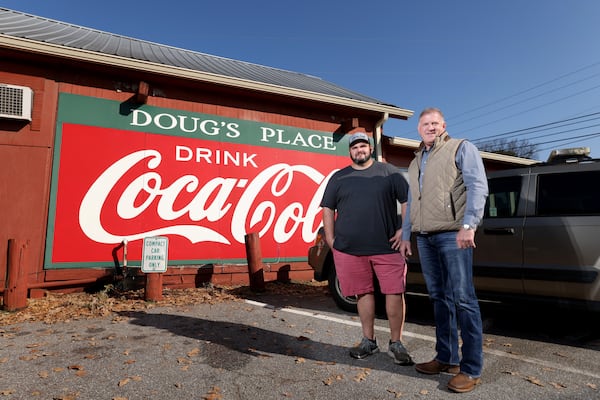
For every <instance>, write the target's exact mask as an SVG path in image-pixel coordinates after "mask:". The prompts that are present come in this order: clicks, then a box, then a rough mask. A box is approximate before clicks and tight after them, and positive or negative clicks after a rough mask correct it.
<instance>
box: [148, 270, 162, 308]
mask: <svg viewBox="0 0 600 400" xmlns="http://www.w3.org/2000/svg"><path fill="white" fill-rule="evenodd" d="M162 276H163V274H162V273H161V272H149V273H147V274H146V291H145V299H146V301H159V300H162V298H163V293H162V289H163V287H162Z"/></svg>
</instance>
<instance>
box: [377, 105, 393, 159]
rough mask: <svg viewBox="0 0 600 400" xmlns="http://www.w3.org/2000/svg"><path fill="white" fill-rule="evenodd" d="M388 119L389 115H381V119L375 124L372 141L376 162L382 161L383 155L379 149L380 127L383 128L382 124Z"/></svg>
mask: <svg viewBox="0 0 600 400" xmlns="http://www.w3.org/2000/svg"><path fill="white" fill-rule="evenodd" d="M389 117H390V114H388V113H387V112H385V113H383V114H382V115H381V118H380V119H379V121H377V122H376V123H375V132H374V134H375V136H374V138H373V139H374V141H375V143H374V144H375V157H376V159H377V161H383V154H382V149H381V140H382V136H383V135H382V132H381V127H382V126H383V124H384V123H385V121H387V120H388V118H389Z"/></svg>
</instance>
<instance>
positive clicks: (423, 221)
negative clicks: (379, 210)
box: [408, 132, 467, 233]
mask: <svg viewBox="0 0 600 400" xmlns="http://www.w3.org/2000/svg"><path fill="white" fill-rule="evenodd" d="M463 141H464V139H452V138H450V136H449V135H448V132H444V133H443V134H442V135H440V136H439V137H437V138H436V139H435V142H434V144H433V146H432V147H431V149H430V150H429V156H428V157H427V163H426V168H425V170H424V173H425V175H424V176H423V179H422V185H423V186H422V188H421V187H420V185H419V176H420V174H421V160H422V158H423V157H422V156H423V151H422V150H423V148H424V145H423V144H422V143H421V146H420V147H419V149H418V150H417V151H416V152H415V158H414V159H413V161H412V162H411V163H410V165H409V167H408V176H409V184H410V195H411V203H410V221H411V223H412V231H413V232H421V233H432V232H439V231H455V230H459V229H460V228H461V227H462V221H463V217H464V214H465V208H466V204H467V190H466V187H465V184H464V182H463V178H462V173H461V171H460V170H459V169H458V167H457V166H456V152H457V151H458V147H459V146H460V144H461V143H462V142H463Z"/></svg>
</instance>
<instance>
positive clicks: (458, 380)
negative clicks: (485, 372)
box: [448, 372, 481, 393]
mask: <svg viewBox="0 0 600 400" xmlns="http://www.w3.org/2000/svg"><path fill="white" fill-rule="evenodd" d="M480 382H481V378H472V377H470V376H469V375H467V374H463V373H462V372H461V373H459V374H458V375H455V376H454V377H452V379H450V381H449V382H448V389H450V390H452V391H453V392H456V393H466V392H470V391H471V390H473V389H475V386H476V385H479V383H480Z"/></svg>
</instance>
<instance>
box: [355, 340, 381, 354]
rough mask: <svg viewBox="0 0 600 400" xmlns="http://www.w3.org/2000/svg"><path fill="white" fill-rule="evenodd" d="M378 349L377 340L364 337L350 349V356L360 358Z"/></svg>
mask: <svg viewBox="0 0 600 400" xmlns="http://www.w3.org/2000/svg"><path fill="white" fill-rule="evenodd" d="M378 351H379V347H378V346H377V341H375V340H371V339H369V338H366V337H364V338H362V340H361V341H360V344H359V345H358V346H356V347H353V348H351V349H350V357H353V358H358V359H362V358H365V357H368V356H370V355H371V354H375V353H377V352H378Z"/></svg>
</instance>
